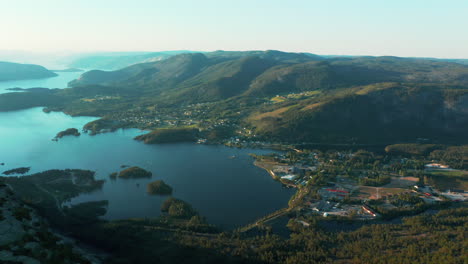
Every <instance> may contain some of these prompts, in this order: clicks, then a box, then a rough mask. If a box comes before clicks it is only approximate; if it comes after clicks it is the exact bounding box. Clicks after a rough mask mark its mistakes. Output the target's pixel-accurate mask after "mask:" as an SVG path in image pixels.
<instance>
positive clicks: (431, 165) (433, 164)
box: [424, 163, 449, 170]
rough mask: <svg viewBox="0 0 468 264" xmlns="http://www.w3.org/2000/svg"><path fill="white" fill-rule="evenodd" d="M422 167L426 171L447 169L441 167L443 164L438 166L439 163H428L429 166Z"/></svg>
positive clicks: (444, 166) (446, 166)
mask: <svg viewBox="0 0 468 264" xmlns="http://www.w3.org/2000/svg"><path fill="white" fill-rule="evenodd" d="M424 167H425V168H426V169H439V170H442V169H449V166H448V165H443V164H440V163H429V164H426V165H424Z"/></svg>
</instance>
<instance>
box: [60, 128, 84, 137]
mask: <svg viewBox="0 0 468 264" xmlns="http://www.w3.org/2000/svg"><path fill="white" fill-rule="evenodd" d="M80 135H81V134H80V132H79V131H78V129H76V128H68V129H66V130H64V131H60V132H59V133H57V135H56V136H55V138H56V139H59V138H63V137H65V136H75V137H79V136H80Z"/></svg>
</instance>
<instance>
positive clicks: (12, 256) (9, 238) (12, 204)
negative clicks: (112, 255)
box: [0, 183, 101, 264]
mask: <svg viewBox="0 0 468 264" xmlns="http://www.w3.org/2000/svg"><path fill="white" fill-rule="evenodd" d="M0 263H30V264H36V263H37V264H40V263H101V260H100V258H99V257H98V256H95V255H94V254H90V253H89V252H86V251H85V250H83V249H82V248H80V247H78V246H77V244H76V243H75V242H74V240H72V239H70V238H67V237H64V236H63V235H61V234H58V233H56V232H55V231H53V230H52V229H50V228H49V227H48V224H47V222H46V221H45V220H44V219H43V218H41V217H40V216H39V215H38V214H37V213H36V211H35V210H34V209H33V208H31V207H29V206H28V205H26V204H25V203H24V202H23V201H21V200H20V199H19V198H18V197H17V196H16V195H15V193H14V191H13V190H12V189H11V188H10V187H9V186H7V185H5V184H3V183H0Z"/></svg>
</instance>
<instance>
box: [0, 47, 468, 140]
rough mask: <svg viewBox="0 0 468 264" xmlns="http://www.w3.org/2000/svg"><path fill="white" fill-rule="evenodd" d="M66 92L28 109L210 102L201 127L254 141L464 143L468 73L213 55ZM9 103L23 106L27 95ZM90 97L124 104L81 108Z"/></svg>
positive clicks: (103, 77) (80, 83)
mask: <svg viewBox="0 0 468 264" xmlns="http://www.w3.org/2000/svg"><path fill="white" fill-rule="evenodd" d="M70 85H71V86H72V87H73V88H72V89H66V90H63V91H51V92H50V94H49V95H48V96H44V97H43V100H44V101H43V102H40V101H39V97H37V96H36V97H35V100H32V101H31V104H33V105H45V106H49V107H52V108H53V109H55V110H61V111H66V112H68V113H71V114H76V115H80V114H88V115H91V114H95V115H106V114H108V113H115V112H116V111H128V110H132V111H142V110H141V109H146V108H152V109H154V108H157V109H183V108H184V107H189V106H190V105H193V104H203V103H209V104H210V107H209V108H208V109H207V110H206V114H205V117H206V118H207V119H210V120H216V119H231V120H235V122H236V123H237V124H240V125H242V126H244V127H248V128H250V129H252V130H253V131H254V133H255V134H257V135H258V137H259V138H262V139H264V140H275V141H288V142H328V143H375V142H385V143H392V142H400V141H411V140H415V139H417V138H425V139H433V140H436V141H437V140H439V141H450V140H452V141H463V140H464V141H467V140H468V139H467V137H466V133H467V131H468V66H467V65H463V64H462V63H460V62H457V63H455V62H449V61H443V60H436V59H417V58H400V57H389V56H387V57H370V56H365V57H322V56H318V55H314V54H309V53H287V52H281V51H273V50H270V51H245V52H230V51H215V52H207V53H184V54H177V55H171V56H169V55H168V57H167V58H164V59H163V58H161V59H160V60H158V61H152V62H146V63H139V64H135V65H132V66H129V67H125V68H123V69H120V70H116V71H100V70H93V71H89V72H86V73H84V74H82V75H81V77H80V78H79V79H77V80H74V81H72V82H71V83H70ZM6 96H10V99H11V97H16V98H20V97H21V98H22V102H21V105H23V106H24V105H25V104H26V105H30V104H28V103H25V102H27V101H28V100H29V99H28V98H25V97H27V96H28V94H27V93H23V94H22V95H5V96H4V98H6ZM93 96H94V97H96V96H99V97H102V96H113V97H115V98H117V97H118V98H121V99H119V101H113V103H110V102H108V101H102V102H101V101H93V103H92V104H90V103H89V102H83V100H81V99H82V98H90V97H93ZM4 100H6V99H4ZM88 101H89V100H88ZM1 102H2V97H1V96H0V105H1ZM5 103H7V102H6V101H5ZM10 105H11V104H10ZM6 108H7V106H4V107H3V110H4V109H6ZM0 110H2V107H1V106H0Z"/></svg>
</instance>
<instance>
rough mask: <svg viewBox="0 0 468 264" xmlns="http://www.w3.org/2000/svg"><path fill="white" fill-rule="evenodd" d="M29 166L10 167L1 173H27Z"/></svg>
mask: <svg viewBox="0 0 468 264" xmlns="http://www.w3.org/2000/svg"><path fill="white" fill-rule="evenodd" d="M30 169H31V167H21V168H16V169H11V170H7V171H4V172H3V175H11V174H25V173H28V172H29V170H30Z"/></svg>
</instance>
